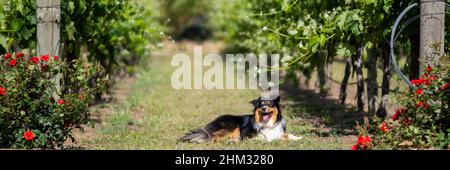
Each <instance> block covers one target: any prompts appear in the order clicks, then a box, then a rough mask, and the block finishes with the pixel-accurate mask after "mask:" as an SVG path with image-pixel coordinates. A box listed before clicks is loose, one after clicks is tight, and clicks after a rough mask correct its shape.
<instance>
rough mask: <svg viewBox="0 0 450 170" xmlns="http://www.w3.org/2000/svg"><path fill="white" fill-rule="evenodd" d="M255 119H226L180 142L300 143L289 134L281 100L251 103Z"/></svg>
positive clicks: (215, 122)
mask: <svg viewBox="0 0 450 170" xmlns="http://www.w3.org/2000/svg"><path fill="white" fill-rule="evenodd" d="M250 103H252V104H253V106H254V109H253V114H252V115H242V116H236V115H223V116H220V117H218V118H216V119H215V120H213V121H212V122H210V123H208V124H207V125H206V126H205V127H204V128H200V129H196V130H193V131H191V132H189V133H186V134H185V135H184V136H183V137H181V138H179V139H178V140H179V141H181V142H192V143H203V142H208V141H218V140H222V139H230V140H231V141H234V142H239V141H241V140H244V139H249V138H257V139H261V140H266V141H268V142H270V141H273V140H278V139H281V140H300V139H302V138H303V137H297V136H294V135H292V134H289V133H286V122H285V120H284V118H283V116H282V115H281V110H280V97H277V98H276V99H263V98H261V97H259V98H258V99H255V100H253V101H251V102H250Z"/></svg>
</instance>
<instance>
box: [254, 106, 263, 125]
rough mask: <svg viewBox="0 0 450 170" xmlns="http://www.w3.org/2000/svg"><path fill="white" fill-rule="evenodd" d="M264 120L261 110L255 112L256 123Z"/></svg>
mask: <svg viewBox="0 0 450 170" xmlns="http://www.w3.org/2000/svg"><path fill="white" fill-rule="evenodd" d="M261 119H262V115H261V108H258V109H256V110H255V122H256V123H260V122H261Z"/></svg>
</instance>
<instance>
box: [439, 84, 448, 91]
mask: <svg viewBox="0 0 450 170" xmlns="http://www.w3.org/2000/svg"><path fill="white" fill-rule="evenodd" d="M448 88H450V83H446V84H444V85H443V86H442V87H441V90H446V89H448Z"/></svg>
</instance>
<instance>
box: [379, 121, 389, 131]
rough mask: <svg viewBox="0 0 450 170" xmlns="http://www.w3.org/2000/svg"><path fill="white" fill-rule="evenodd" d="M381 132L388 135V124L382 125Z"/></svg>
mask: <svg viewBox="0 0 450 170" xmlns="http://www.w3.org/2000/svg"><path fill="white" fill-rule="evenodd" d="M380 130H381V131H382V132H384V133H386V132H387V131H388V128H387V126H386V122H383V123H381V127H380Z"/></svg>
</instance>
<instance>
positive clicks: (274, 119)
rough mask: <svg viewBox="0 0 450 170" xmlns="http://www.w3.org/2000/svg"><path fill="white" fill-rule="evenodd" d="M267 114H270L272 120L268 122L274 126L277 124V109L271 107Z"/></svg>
mask: <svg viewBox="0 0 450 170" xmlns="http://www.w3.org/2000/svg"><path fill="white" fill-rule="evenodd" d="M269 112H271V113H272V118H271V119H270V121H272V124H275V123H276V122H277V116H278V109H277V108H276V107H271V108H269Z"/></svg>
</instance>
